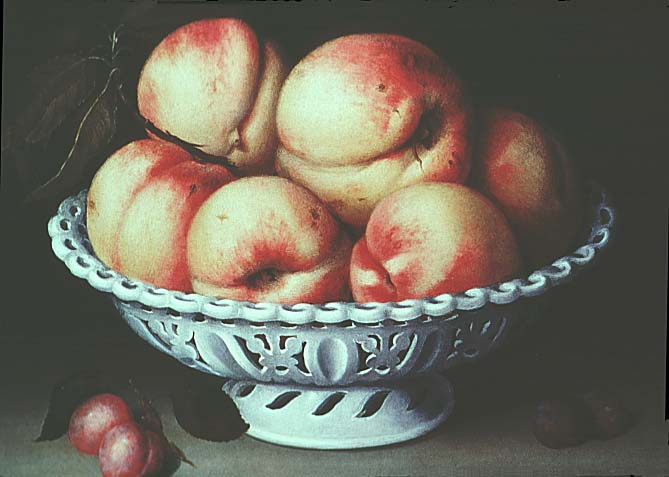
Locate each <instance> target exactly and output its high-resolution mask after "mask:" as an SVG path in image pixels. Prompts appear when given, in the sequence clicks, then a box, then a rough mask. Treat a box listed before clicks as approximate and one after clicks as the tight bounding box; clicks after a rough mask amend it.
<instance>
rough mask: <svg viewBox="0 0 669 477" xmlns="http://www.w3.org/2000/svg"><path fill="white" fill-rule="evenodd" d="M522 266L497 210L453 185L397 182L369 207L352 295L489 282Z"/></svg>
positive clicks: (403, 294) (413, 294) (424, 292)
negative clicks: (397, 187) (399, 184)
mask: <svg viewBox="0 0 669 477" xmlns="http://www.w3.org/2000/svg"><path fill="white" fill-rule="evenodd" d="M521 270H522V263H521V259H520V255H519V252H518V247H517V244H516V240H515V238H514V236H513V233H512V232H511V229H510V228H509V225H508V223H507V221H506V219H505V217H504V215H503V214H502V213H501V212H500V211H499V210H498V209H497V208H496V207H495V206H494V205H493V204H492V203H491V202H490V201H489V200H488V199H486V198H485V197H484V196H483V195H481V194H479V193H478V192H476V191H474V190H473V189H470V188H468V187H466V186H463V185H459V184H447V183H435V182H431V183H423V184H416V185H413V186H409V187H406V188H404V189H401V190H399V191H397V192H395V193H393V194H391V195H389V196H388V197H386V198H385V199H383V200H382V201H381V202H380V203H379V205H378V206H377V207H376V209H374V211H373V212H372V215H371V217H370V219H369V223H368V224H367V229H366V230H365V235H364V236H363V237H362V238H361V239H360V240H359V241H358V242H357V243H356V244H355V246H354V248H353V256H352V258H351V290H352V292H353V298H354V299H355V300H356V301H358V302H368V301H376V302H387V301H400V300H404V299H408V298H422V297H426V296H435V295H439V294H442V293H457V292H461V291H464V290H467V289H469V288H472V287H480V286H485V285H490V284H493V283H496V282H499V281H501V280H504V279H507V278H510V277H512V276H513V275H515V274H516V273H518V272H520V271H521Z"/></svg>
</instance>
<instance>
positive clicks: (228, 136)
mask: <svg viewBox="0 0 669 477" xmlns="http://www.w3.org/2000/svg"><path fill="white" fill-rule="evenodd" d="M286 72H287V71H286V67H285V64H284V61H283V59H282V58H281V56H280V54H279V52H278V49H277V47H276V45H275V44H273V43H271V42H268V41H265V42H261V41H260V40H258V37H257V36H256V34H255V32H254V31H253V30H252V29H251V27H250V26H249V25H247V24H246V23H245V22H243V21H242V20H238V19H234V18H215V19H204V20H198V21H195V22H192V23H189V24H187V25H184V26H182V27H180V28H178V29H176V30H175V31H173V32H172V33H170V34H169V35H168V36H167V37H165V38H164V39H163V41H162V42H161V43H160V44H158V46H157V47H156V48H155V49H154V50H153V52H152V53H151V55H150V56H149V58H148V59H147V61H146V63H145V64H144V67H143V69H142V72H141V74H140V77H139V84H138V86H137V103H138V106H139V111H140V113H141V114H142V116H144V117H145V118H146V119H148V120H149V121H151V122H152V123H153V124H154V125H155V126H156V127H158V128H159V129H161V130H162V131H165V132H169V133H170V134H172V135H174V136H176V137H178V138H179V139H181V140H184V141H186V142H189V143H191V144H196V145H198V146H199V148H200V149H201V150H202V151H203V152H206V153H207V154H211V155H214V156H225V157H226V158H227V160H228V161H229V162H230V163H231V164H233V165H234V166H236V167H237V168H238V169H239V170H240V171H241V172H243V173H244V174H247V173H254V174H257V173H269V172H271V171H273V162H274V153H275V150H276V145H277V142H278V141H277V136H276V124H275V116H274V115H275V111H276V102H277V100H278V96H279V91H280V89H281V85H282V83H283V80H284V78H285V75H286Z"/></svg>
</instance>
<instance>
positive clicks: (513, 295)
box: [48, 183, 616, 325]
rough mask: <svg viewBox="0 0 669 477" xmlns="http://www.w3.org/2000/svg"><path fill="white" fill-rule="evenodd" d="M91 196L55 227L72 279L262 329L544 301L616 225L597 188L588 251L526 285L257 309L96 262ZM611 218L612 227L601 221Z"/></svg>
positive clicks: (69, 203)
mask: <svg viewBox="0 0 669 477" xmlns="http://www.w3.org/2000/svg"><path fill="white" fill-rule="evenodd" d="M87 192H88V191H87V189H83V190H82V191H80V192H79V193H78V194H76V195H73V196H70V197H68V198H66V199H65V200H63V201H62V203H61V204H60V206H59V208H58V213H57V214H56V215H54V216H53V217H52V218H51V219H50V220H49V224H48V231H49V235H50V236H51V239H52V240H51V245H52V249H53V251H54V253H55V254H56V256H57V257H58V258H59V259H60V260H62V261H63V262H64V263H65V265H66V266H67V268H68V269H69V270H70V272H71V273H72V274H73V275H75V276H77V277H79V278H82V279H85V280H86V281H87V282H88V283H89V284H90V285H91V286H92V287H93V288H95V289H96V290H99V291H102V292H107V293H111V294H112V295H113V296H114V297H115V298H116V299H118V300H121V301H126V302H127V301H134V302H139V303H141V304H142V305H144V306H147V307H154V308H170V309H174V310H175V311H177V312H179V313H201V314H203V315H207V316H208V317H210V318H213V319H221V320H224V319H228V320H230V319H244V320H248V321H251V322H256V323H264V322H268V321H280V322H284V323H288V324H296V325H299V324H308V323H324V324H326V323H341V322H345V321H352V322H355V323H364V324H370V323H378V322H381V321H383V320H386V319H391V320H395V321H409V320H412V319H416V318H419V317H421V316H424V315H428V316H432V317H439V316H446V315H450V314H452V313H454V312H457V311H471V310H477V309H479V308H482V307H483V306H486V305H487V304H488V303H493V304H498V305H503V304H510V303H513V302H515V301H517V300H519V299H520V298H523V297H533V296H538V295H541V294H543V293H544V292H546V291H548V290H549V289H551V288H553V287H555V286H557V285H560V284H562V283H565V282H567V281H570V280H571V279H572V278H573V277H574V276H575V275H576V274H577V273H578V272H579V271H580V270H581V269H583V268H585V267H586V266H588V265H590V264H591V263H592V262H593V261H594V259H595V258H596V256H598V255H599V252H600V251H601V250H603V249H604V248H605V247H606V245H608V243H609V240H610V237H611V232H612V228H613V226H614V224H615V220H616V219H615V216H616V213H615V209H614V207H613V206H612V205H611V203H610V197H609V195H608V193H607V192H606V191H605V190H604V189H603V188H601V187H600V186H598V185H596V184H594V183H593V184H591V185H590V189H589V191H588V192H589V194H588V197H596V199H595V200H591V201H589V202H588V204H587V205H588V206H589V209H590V215H589V216H590V217H591V218H592V222H591V225H590V233H589V236H588V238H587V240H586V241H585V243H584V244H582V245H581V246H579V247H578V248H576V249H575V250H574V251H573V252H571V253H570V254H567V255H564V256H562V257H560V258H558V259H556V260H554V261H553V262H552V263H551V264H549V265H547V266H544V267H541V268H538V269H536V270H534V271H532V272H531V273H529V274H528V275H526V276H524V277H523V278H514V279H511V280H507V281H503V282H498V283H495V284H492V285H488V286H485V287H475V288H470V289H468V290H465V291H463V292H460V293H457V294H450V293H445V294H442V295H437V296H433V297H425V298H419V299H409V300H403V301H399V302H385V303H378V302H367V303H358V302H329V303H322V304H311V303H296V304H281V303H254V302H248V301H237V300H230V299H220V298H215V297H209V296H205V295H200V294H198V293H184V292H181V291H176V290H168V289H165V288H159V287H155V286H152V285H150V284H147V283H144V282H142V281H140V280H135V279H130V278H128V277H126V276H124V275H123V274H121V273H120V272H117V271H115V270H112V269H110V268H109V267H107V266H106V265H105V264H104V263H102V262H101V261H100V260H99V259H98V258H97V257H96V256H95V254H94V252H93V248H92V246H91V245H90V241H89V239H88V233H87V229H86V224H85V210H86V194H87ZM604 215H605V216H606V217H607V219H606V220H604V219H603V218H602V217H603V216H604Z"/></svg>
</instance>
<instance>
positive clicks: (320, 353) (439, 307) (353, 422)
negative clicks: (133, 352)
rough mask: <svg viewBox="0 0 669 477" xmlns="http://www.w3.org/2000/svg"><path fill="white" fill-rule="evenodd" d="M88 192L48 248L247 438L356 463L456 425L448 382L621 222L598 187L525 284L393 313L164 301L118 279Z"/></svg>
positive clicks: (69, 202) (167, 293) (192, 297)
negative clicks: (193, 373) (101, 247)
mask: <svg viewBox="0 0 669 477" xmlns="http://www.w3.org/2000/svg"><path fill="white" fill-rule="evenodd" d="M86 192H87V191H86V190H84V191H81V192H80V193H79V194H77V195H76V196H72V197H69V198H68V199H66V200H64V201H63V202H62V204H61V205H60V207H59V208H58V213H57V215H55V216H54V217H52V218H51V220H50V221H49V225H48V229H49V235H50V236H51V238H52V242H51V244H52V248H53V251H54V253H55V254H56V256H58V258H60V259H61V260H62V261H63V262H64V263H65V265H66V266H67V267H68V268H69V270H70V271H71V272H72V274H74V275H75V276H77V277H79V278H83V279H85V280H87V281H88V283H90V284H91V286H93V288H95V289H97V290H99V291H102V292H105V293H108V294H109V295H110V297H111V298H112V300H113V302H114V304H115V305H116V307H117V309H118V310H119V312H120V314H121V316H122V317H123V319H124V320H125V321H126V322H127V323H128V324H129V325H130V327H131V328H132V329H133V330H134V331H135V332H136V333H137V334H138V335H139V336H141V337H142V338H143V339H144V340H146V341H147V342H148V343H149V344H151V345H152V346H154V347H155V348H157V349H159V350H161V351H163V352H165V353H167V354H169V355H170V356H172V357H174V358H176V359H177V360H179V361H180V362H181V363H183V364H185V365H187V366H190V367H191V368H195V369H197V370H200V371H203V372H206V373H211V374H214V375H218V376H221V377H224V378H229V379H228V381H226V382H225V384H224V385H223V389H224V391H225V392H227V393H228V394H229V395H230V396H231V397H232V399H233V400H234V401H235V402H236V404H237V405H238V407H239V409H240V412H241V414H242V416H243V417H244V419H245V420H246V421H247V422H248V423H249V425H250V427H249V430H248V432H247V433H248V434H249V435H251V436H253V437H256V438H259V439H261V440H265V441H268V442H273V443H277V444H282V445H289V446H295V447H304V448H316V449H350V448H360V447H372V446H379V445H386V444H392V443H396V442H402V441H406V440H409V439H412V438H415V437H418V436H420V435H423V434H425V433H427V432H429V431H430V430H432V429H434V428H435V427H437V426H438V425H439V424H441V423H442V422H443V421H444V420H445V419H446V418H447V417H448V416H449V415H450V413H451V412H452V409H453V404H454V396H453V389H452V387H451V385H450V383H449V382H448V380H447V379H446V378H445V377H444V376H443V375H442V374H439V372H440V371H444V370H448V369H450V368H452V367H453V366H456V365H459V364H462V363H466V362H469V361H474V360H478V359H480V358H482V357H483V356H485V355H486V354H488V353H489V352H490V351H492V350H494V349H496V348H497V347H499V346H500V345H501V344H502V343H503V342H505V341H507V340H508V338H509V336H513V335H514V333H515V330H517V329H519V328H520V327H522V326H523V325H524V324H526V323H527V322H528V321H529V320H530V318H531V316H532V312H533V310H532V306H531V304H532V303H531V300H529V298H531V297H535V296H537V295H541V294H543V293H545V292H546V291H547V290H549V289H550V288H552V287H554V286H557V285H560V284H562V283H565V282H566V281H568V280H571V279H572V278H574V277H575V276H576V275H577V274H578V273H579V272H580V271H582V270H583V269H585V268H586V267H588V266H590V265H592V263H593V262H594V261H595V258H596V257H598V256H599V255H600V252H601V251H602V250H603V249H604V248H605V247H606V246H607V244H608V243H609V239H610V237H611V232H612V227H613V224H614V221H615V211H614V209H613V207H612V206H611V204H610V203H609V200H608V197H607V194H606V193H605V192H604V191H603V190H602V189H601V188H599V187H597V186H593V187H592V193H591V194H590V198H591V200H590V207H589V209H590V223H591V226H590V230H589V234H588V237H587V239H586V240H585V242H584V243H583V245H582V246H580V247H579V248H577V249H576V250H575V251H574V252H573V253H571V254H569V255H566V256H564V257H561V258H559V259H557V260H555V261H554V262H553V263H552V264H550V265H549V266H546V267H544V268H541V269H539V270H536V271H534V272H532V273H531V274H529V275H528V276H527V277H525V278H519V279H514V280H510V281H507V282H502V283H498V284H495V285H492V286H487V287H482V288H472V289H470V290H467V291H465V292H463V293H459V294H456V295H450V294H444V295H439V296H436V297H430V298H424V299H417V300H405V301H402V302H397V303H343V302H337V303H326V304H319V305H311V304H296V305H281V304H273V303H250V302H239V301H234V300H218V299H215V298H211V297H206V296H202V295H198V294H184V293H181V292H177V291H173V290H166V289H161V288H155V287H153V286H151V285H148V284H146V283H142V282H139V281H136V280H130V279H128V278H127V277H125V276H123V275H121V274H120V273H118V272H116V271H114V270H111V269H109V268H108V267H107V266H106V265H104V264H103V263H102V262H101V261H100V260H99V259H98V258H97V257H96V256H95V254H94V252H93V248H92V246H91V244H90V241H89V240H88V234H87V230H86V220H85V214H86Z"/></svg>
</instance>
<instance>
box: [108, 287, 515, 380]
mask: <svg viewBox="0 0 669 477" xmlns="http://www.w3.org/2000/svg"><path fill="white" fill-rule="evenodd" d="M115 304H116V306H117V308H118V310H119V311H120V313H121V316H122V317H123V318H124V319H125V320H126V321H127V322H128V323H129V324H130V326H131V327H132V329H133V330H135V332H137V333H138V334H139V335H140V336H141V337H142V338H144V339H145V340H146V341H148V342H149V343H150V344H151V345H153V346H154V347H156V348H158V349H159V350H161V351H163V352H165V353H167V354H170V355H171V356H173V357H174V358H176V359H178V360H179V361H181V362H182V363H184V364H186V365H187V366H190V367H192V368H195V369H198V370H200V371H205V372H208V373H212V374H216V375H220V376H224V377H228V378H235V379H252V380H255V381H258V382H276V383H288V382H293V383H300V384H315V385H319V386H333V385H347V384H351V383H361V382H374V381H380V380H386V379H399V378H403V377H405V376H408V375H413V374H416V373H424V372H428V371H432V370H440V369H446V368H450V367H452V366H454V365H457V364H459V363H463V362H468V361H473V360H476V359H480V358H481V357H482V356H484V355H485V354H487V353H488V352H489V351H491V350H493V349H495V348H496V347H497V346H498V345H499V344H500V343H501V341H502V338H503V337H504V335H505V331H506V328H507V322H508V318H507V316H515V317H516V320H521V319H522V310H515V311H514V309H515V308H517V307H516V306H515V305H510V308H508V309H507V310H506V311H505V313H504V314H500V313H498V312H492V311H491V310H488V309H487V308H484V309H481V310H476V311H473V312H462V313H461V314H458V315H450V316H448V317H441V318H431V317H424V318H423V319H421V320H410V321H405V322H395V321H391V320H385V321H383V322H382V323H377V324H374V325H363V324H357V323H351V324H350V325H348V326H340V325H339V324H332V325H324V324H320V323H315V324H313V325H301V326H298V327H295V326H292V325H287V324H285V323H279V322H267V323H250V322H248V321H246V320H242V319H237V320H227V321H226V322H223V321H221V320H216V319H213V318H209V317H206V316H205V315H202V314H199V313H191V314H179V315H178V316H174V313H170V312H169V311H165V310H170V309H165V308H153V309H150V310H147V307H146V306H145V305H143V304H141V303H139V302H123V301H120V300H117V299H115Z"/></svg>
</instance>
